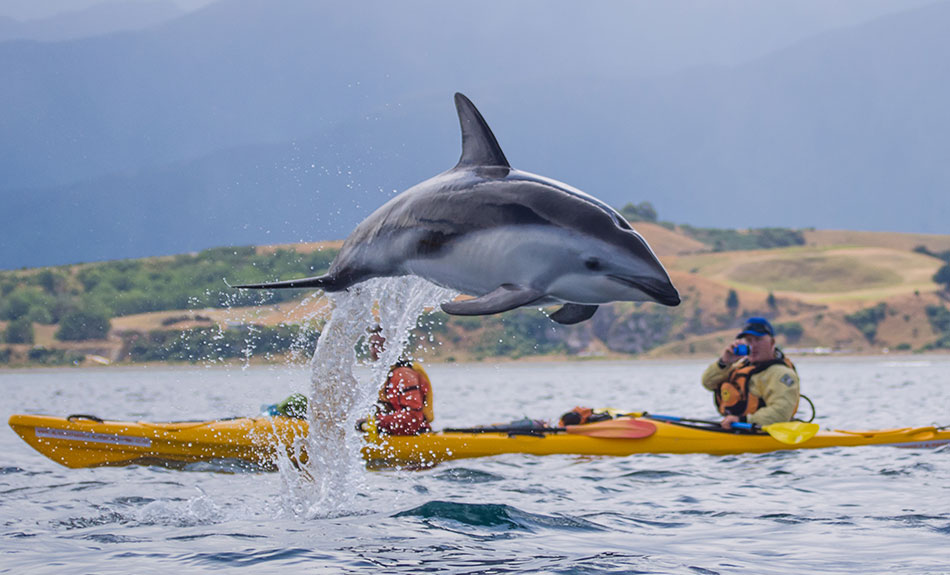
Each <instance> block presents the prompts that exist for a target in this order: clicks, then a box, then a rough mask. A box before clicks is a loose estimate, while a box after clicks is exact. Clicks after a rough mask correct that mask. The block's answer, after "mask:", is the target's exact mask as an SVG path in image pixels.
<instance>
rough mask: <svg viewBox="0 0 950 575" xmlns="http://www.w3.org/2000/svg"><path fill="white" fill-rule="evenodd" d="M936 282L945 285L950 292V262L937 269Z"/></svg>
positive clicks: (934, 278) (944, 287)
mask: <svg viewBox="0 0 950 575" xmlns="http://www.w3.org/2000/svg"><path fill="white" fill-rule="evenodd" d="M933 280H934V283H938V284H940V285H942V286H943V289H945V290H947V291H948V292H950V264H947V265H945V266H943V267H942V268H940V269H939V270H937V273H935V274H934V277H933Z"/></svg>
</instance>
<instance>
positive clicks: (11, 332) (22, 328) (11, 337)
mask: <svg viewBox="0 0 950 575" xmlns="http://www.w3.org/2000/svg"><path fill="white" fill-rule="evenodd" d="M33 338H34V335H33V322H32V321H30V320H29V319H28V318H25V317H21V318H19V319H15V320H13V321H11V322H10V323H8V324H7V329H6V330H4V339H5V340H6V342H7V343H33V341H34V340H33Z"/></svg>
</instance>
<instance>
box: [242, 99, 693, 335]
mask: <svg viewBox="0 0 950 575" xmlns="http://www.w3.org/2000/svg"><path fill="white" fill-rule="evenodd" d="M455 106H456V110H457V111H458V116H459V125H460V127H461V131H462V154H461V157H460V159H459V162H458V164H457V165H456V166H455V167H453V168H452V169H450V170H448V171H446V172H443V173H442V174H439V175H437V176H435V177H433V178H430V179H428V180H426V181H424V182H421V183H419V184H416V185H415V186H413V187H411V188H409V189H408V190H406V191H405V192H403V193H401V194H399V195H398V196H396V197H394V198H392V199H390V200H389V201H388V202H386V203H385V204H384V205H383V206H381V207H380V208H378V209H377V210H376V211H375V212H373V213H372V214H371V215H370V216H369V217H367V218H366V219H365V220H363V222H361V223H360V224H359V225H358V226H357V227H356V229H355V230H353V233H351V234H350V236H349V237H348V238H347V239H346V240H345V241H344V242H343V247H342V248H341V249H340V253H339V254H337V257H336V258H335V259H334V261H333V263H332V264H331V266H330V269H329V271H328V272H327V274H325V275H323V276H319V277H314V278H305V279H299V280H289V281H281V282H274V283H261V284H248V285H241V286H235V287H239V288H254V289H281V288H307V287H310V288H322V289H324V290H326V291H339V290H342V289H346V288H348V287H349V286H351V285H353V284H356V283H359V282H361V281H364V280H366V279H369V278H372V277H386V276H399V275H408V274H415V275H419V276H421V277H424V278H426V279H428V280H429V281H432V282H433V283H436V284H439V285H442V286H443V287H448V288H452V289H455V290H457V291H460V292H462V293H465V294H468V295H472V296H475V298H474V299H469V300H464V301H456V302H447V303H445V304H443V305H442V309H443V310H444V311H445V312H446V313H450V314H456V315H484V314H492V313H500V312H503V311H508V310H510V309H514V308H517V307H522V306H526V305H547V304H551V303H564V304H565V305H564V306H562V307H561V308H560V309H559V310H558V311H556V312H554V313H553V314H552V315H551V319H553V320H554V321H556V322H558V323H565V324H569V323H577V322H580V321H584V320H586V319H588V318H590V317H591V316H592V315H593V314H594V312H595V311H596V310H597V305H598V304H601V303H607V302H608V301H616V300H632V301H655V302H658V303H662V304H664V305H677V304H679V301H680V299H679V294H678V293H677V291H676V288H675V287H673V284H672V283H671V282H670V279H669V275H668V274H667V272H666V270H665V269H664V268H663V265H662V264H661V263H660V261H659V260H658V259H657V258H656V255H655V254H654V253H653V250H652V249H651V248H650V246H649V245H648V244H647V242H646V241H645V240H644V239H643V237H642V236H640V235H639V234H638V233H637V232H636V231H635V230H633V228H631V227H630V224H629V223H628V222H627V221H626V220H625V219H624V218H623V216H621V215H620V214H619V213H618V212H617V211H616V210H614V209H613V208H611V207H610V206H608V205H606V204H604V203H603V202H601V201H600V200H598V199H596V198H594V197H593V196H590V195H588V194H586V193H584V192H582V191H580V190H577V189H575V188H573V187H571V186H568V185H567V184H564V183H562V182H558V181H556V180H552V179H548V178H544V177H541V176H536V175H534V174H529V173H527V172H521V171H518V170H515V169H512V168H511V167H510V165H509V164H508V160H507V158H506V157H505V154H504V152H502V150H501V147H500V146H499V145H498V141H497V140H496V139H495V136H494V134H493V133H492V131H491V129H490V128H489V127H488V124H487V123H486V122H485V119H484V118H483V117H482V115H481V114H480V113H479V111H478V110H477V109H476V108H475V106H474V105H473V104H472V102H471V101H470V100H469V99H468V98H466V97H465V96H464V95H462V94H456V95H455Z"/></svg>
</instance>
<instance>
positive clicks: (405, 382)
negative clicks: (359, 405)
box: [357, 326, 435, 435]
mask: <svg viewBox="0 0 950 575" xmlns="http://www.w3.org/2000/svg"><path fill="white" fill-rule="evenodd" d="M380 331H381V330H380V329H379V328H378V326H377V328H374V330H373V332H372V334H371V335H370V337H369V353H370V358H371V359H372V360H373V361H378V360H379V355H380V354H381V353H382V351H383V346H384V345H385V343H386V340H385V339H384V338H383V336H382V334H381V333H380ZM434 417H435V414H434V410H433V408H432V384H431V382H430V381H429V376H428V374H426V372H425V370H424V369H422V366H420V365H419V364H418V363H415V362H413V361H410V360H406V359H403V358H400V359H399V361H397V362H396V363H395V365H393V366H392V367H390V369H389V374H388V376H387V377H386V382H385V383H384V384H383V386H382V388H381V389H380V390H379V401H378V402H377V403H376V415H375V418H376V429H377V430H379V431H381V432H383V433H388V434H390V435H416V434H418V433H422V432H424V431H431V430H432V427H431V426H430V423H431V422H432V420H433V419H434ZM365 424H366V420H365V419H363V420H360V421H359V423H358V424H357V427H359V428H360V429H361V430H365V429H366V427H365Z"/></svg>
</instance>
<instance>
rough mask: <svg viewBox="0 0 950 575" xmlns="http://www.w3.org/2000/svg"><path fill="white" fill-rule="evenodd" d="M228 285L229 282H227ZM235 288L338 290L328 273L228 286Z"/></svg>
mask: <svg viewBox="0 0 950 575" xmlns="http://www.w3.org/2000/svg"><path fill="white" fill-rule="evenodd" d="M229 285H230V284H229ZM230 287H233V288H237V289H290V288H313V289H322V290H324V291H340V290H341V289H344V288H341V287H339V286H338V285H337V282H336V279H335V278H333V277H332V276H330V275H322V276H318V277H313V278H300V279H297V280H286V281H282V282H270V283H262V284H243V285H237V286H230Z"/></svg>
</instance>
